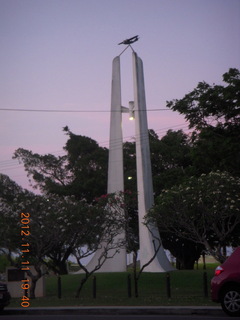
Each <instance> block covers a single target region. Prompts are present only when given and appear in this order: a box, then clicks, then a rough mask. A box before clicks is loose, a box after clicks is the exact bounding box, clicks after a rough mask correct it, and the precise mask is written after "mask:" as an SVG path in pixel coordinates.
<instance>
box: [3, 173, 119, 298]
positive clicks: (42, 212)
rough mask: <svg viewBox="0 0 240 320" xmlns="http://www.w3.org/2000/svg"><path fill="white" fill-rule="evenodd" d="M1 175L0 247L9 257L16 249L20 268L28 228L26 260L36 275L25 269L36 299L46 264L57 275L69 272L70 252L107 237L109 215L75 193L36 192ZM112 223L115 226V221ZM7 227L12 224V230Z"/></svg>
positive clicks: (17, 263) (17, 264)
mask: <svg viewBox="0 0 240 320" xmlns="http://www.w3.org/2000/svg"><path fill="white" fill-rule="evenodd" d="M1 178H2V180H0V182H1V181H2V189H1V202H0V204H1V206H0V210H1V212H0V213H1V215H0V233H1V234H2V235H3V237H2V239H3V241H2V243H1V246H2V247H3V248H6V249H8V251H9V252H10V254H9V256H10V257H11V253H12V251H13V250H14V253H15V255H17V259H16V261H15V262H14V265H15V266H16V267H19V268H21V266H22V249H23V247H22V237H21V236H20V233H21V231H22V230H23V231H25V230H27V235H26V243H28V246H27V247H26V253H25V254H24V255H25V257H24V259H25V260H27V261H29V262H30V263H31V264H32V265H33V266H34V267H35V270H36V274H34V273H32V272H31V270H27V271H26V272H27V274H28V275H29V276H30V277H31V280H32V282H31V287H30V297H31V298H35V287H36V283H37V281H38V280H39V279H40V278H41V277H42V276H43V274H44V272H45V271H43V268H42V266H43V265H46V266H47V267H48V268H51V269H53V270H54V271H55V272H57V273H58V274H61V273H67V270H66V261H67V259H68V258H69V256H70V254H73V253H75V252H76V251H77V250H81V249H79V248H82V247H85V246H89V247H91V248H93V247H94V245H95V246H97V244H99V241H100V239H102V238H101V237H106V234H105V233H104V232H107V230H109V229H110V227H108V229H106V227H105V229H104V228H103V226H106V224H107V223H108V224H110V222H109V220H110V218H109V216H107V215H106V211H105V210H104V208H101V207H97V206H94V205H93V204H89V203H88V202H87V201H86V200H82V201H80V200H77V199H76V198H75V197H74V196H71V197H69V196H65V197H63V196H62V197H59V196H57V195H51V196H40V195H35V194H33V193H31V192H28V191H26V190H25V191H24V190H22V189H21V188H20V187H18V186H17V185H16V184H15V183H14V182H13V181H11V180H10V179H9V178H8V177H6V176H4V177H2V176H1ZM22 212H23V213H24V214H26V215H28V217H27V220H28V221H29V223H28V224H27V226H28V229H22V228H23V227H24V228H25V227H26V225H22V223H21V221H22V219H21V214H22ZM111 221H112V222H113V219H112V218H111ZM113 225H114V226H115V229H116V224H113ZM7 226H11V228H9V232H8V227H7ZM115 232H116V231H115ZM100 235H101V237H100ZM49 259H51V260H49Z"/></svg>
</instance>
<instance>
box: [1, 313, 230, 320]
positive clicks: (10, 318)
mask: <svg viewBox="0 0 240 320" xmlns="http://www.w3.org/2000/svg"><path fill="white" fill-rule="evenodd" d="M0 319H1V320H69V319H71V320H226V319H229V317H228V316H226V315H224V314H223V315H222V316H219V315H216V316H208V315H142V316H141V315H72V314H69V315H4V314H2V315H0Z"/></svg>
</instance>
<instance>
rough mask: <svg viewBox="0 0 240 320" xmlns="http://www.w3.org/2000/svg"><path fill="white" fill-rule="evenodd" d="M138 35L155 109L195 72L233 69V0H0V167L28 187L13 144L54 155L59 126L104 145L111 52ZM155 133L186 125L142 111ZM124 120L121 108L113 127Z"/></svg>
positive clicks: (128, 70) (239, 51)
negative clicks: (146, 114)
mask: <svg viewBox="0 0 240 320" xmlns="http://www.w3.org/2000/svg"><path fill="white" fill-rule="evenodd" d="M137 34H138V35H139V36H140V39H139V41H138V42H136V43H135V44H134V45H133V46H134V49H135V50H136V51H137V53H138V54H139V56H140V57H141V58H142V59H143V63H144V73H145V87H146V99H147V108H148V109H158V108H165V106H166V100H172V99H175V98H182V97H183V96H184V95H185V94H186V93H188V92H189V91H191V90H192V89H193V88H195V87H196V85H197V83H198V82H199V81H203V80H205V81H206V82H208V83H211V84H212V83H217V84H219V83H221V79H222V74H223V73H225V72H227V71H228V69H229V68H230V67H235V68H238V69H240V1H239V0H34V1H33V0H0V48H1V50H0V68H1V69H0V109H12V108H13V109H30V110H39V109H40V110H43V109H44V110H82V111H85V110H89V111H91V112H82V113H70V112H69V113H47V112H42V113H40V112H33V111H28V112H17V111H3V110H0V137H1V138H0V172H1V173H4V174H7V175H9V176H10V178H11V179H13V180H15V181H16V182H17V183H19V184H21V185H22V186H24V187H28V182H27V178H26V173H25V172H24V170H23V166H22V165H19V164H18V162H17V161H16V160H12V159H11V158H12V154H13V152H14V150H16V149H17V148H19V147H22V148H26V149H29V150H32V151H33V152H37V153H41V154H45V153H53V154H55V155H61V154H63V151H62V147H63V146H64V144H65V142H66V136H65V135H64V133H63V132H62V127H64V126H65V125H68V126H69V128H70V129H71V131H73V132H74V133H76V134H81V135H85V136H88V137H91V138H93V139H95V140H97V141H98V142H99V143H100V144H101V145H103V146H106V147H108V140H109V119H110V114H109V112H92V111H108V110H110V95H111V86H110V85H111V65H112V59H113V58H114V57H115V56H116V55H119V54H120V52H121V51H122V50H123V49H124V47H123V46H118V45H117V43H119V42H121V41H122V40H124V39H126V38H128V37H131V36H134V35H137ZM121 57H122V101H123V105H125V106H128V101H129V100H133V92H132V66H131V62H132V60H131V50H127V51H126V52H125V53H124V54H123V55H122V56H121ZM148 124H149V128H151V129H154V130H155V131H156V132H157V133H158V134H159V136H162V135H164V134H165V133H166V131H167V130H168V129H175V130H177V129H180V128H183V129H186V128H187V126H186V123H185V121H184V119H183V117H181V116H179V115H178V114H177V113H173V112H171V111H149V112H148ZM133 135H134V123H133V122H130V121H128V117H127V115H123V136H124V137H125V139H127V140H130V139H131V137H132V136H133Z"/></svg>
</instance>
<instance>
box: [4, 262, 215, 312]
mask: <svg viewBox="0 0 240 320" xmlns="http://www.w3.org/2000/svg"><path fill="white" fill-rule="evenodd" d="M215 267H216V264H210V265H208V266H207V270H206V272H207V285H208V297H205V296H204V286H203V273H204V270H203V269H202V267H201V266H200V267H199V269H198V270H181V271H173V272H171V273H170V283H171V298H168V296H167V289H166V273H143V274H142V275H141V278H140V280H139V297H138V298H135V297H134V287H133V278H132V281H131V284H132V297H131V298H129V297H128V288H127V277H128V275H129V274H130V272H123V273H115V272H114V273H97V274H95V276H96V282H97V291H96V298H93V291H92V287H93V279H92V278H90V279H89V280H88V282H87V283H86V284H85V286H84V287H83V290H82V292H81V294H80V297H79V298H75V295H76V291H77V288H78V285H79V282H80V281H81V277H83V275H80V274H78V275H76V274H75V275H64V276H62V277H61V284H62V297H61V299H59V298H58V288H57V277H56V276H48V277H47V278H46V297H44V298H37V299H35V300H31V307H51V306H99V305H101V306H104V305H105V306H113V305H115V306H120V305H124V306H138V305H143V306H164V305H165V306H169V305H181V306H184V305H202V306H205V305H206V306H207V305H216V304H214V303H213V302H211V299H210V280H211V278H212V277H213V274H214V269H215ZM20 304H21V300H20V298H19V299H12V301H11V304H10V305H9V307H19V306H20Z"/></svg>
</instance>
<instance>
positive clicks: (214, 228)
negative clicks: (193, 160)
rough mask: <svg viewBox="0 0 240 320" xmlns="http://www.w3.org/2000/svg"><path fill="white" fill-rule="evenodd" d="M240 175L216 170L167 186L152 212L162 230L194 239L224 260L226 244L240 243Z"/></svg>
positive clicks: (221, 260)
mask: <svg viewBox="0 0 240 320" xmlns="http://www.w3.org/2000/svg"><path fill="white" fill-rule="evenodd" d="M239 194H240V179H239V178H235V177H232V176H231V175H230V174H229V173H227V172H225V173H221V172H212V173H210V174H209V175H204V174H203V175H201V177H199V178H196V177H192V178H191V179H189V181H188V182H185V183H183V184H181V185H179V186H174V187H172V188H171V189H169V190H165V191H164V192H163V193H162V194H161V195H160V196H159V197H158V198H157V203H156V205H155V206H154V208H153V209H152V210H150V212H149V214H148V219H150V221H151V219H153V220H154V221H155V220H156V221H157V224H158V227H159V230H160V233H161V232H168V233H170V234H172V235H175V236H176V237H180V238H183V239H187V240H190V241H193V242H195V243H197V244H200V245H203V246H204V248H205V249H206V250H207V251H208V252H209V253H210V254H211V255H212V256H213V257H214V258H215V259H216V260H218V261H219V262H220V263H222V262H223V261H224V260H225V259H226V256H225V253H224V251H222V248H223V247H224V246H227V245H233V246H236V245H239V244H240V209H239V203H240V197H239Z"/></svg>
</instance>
